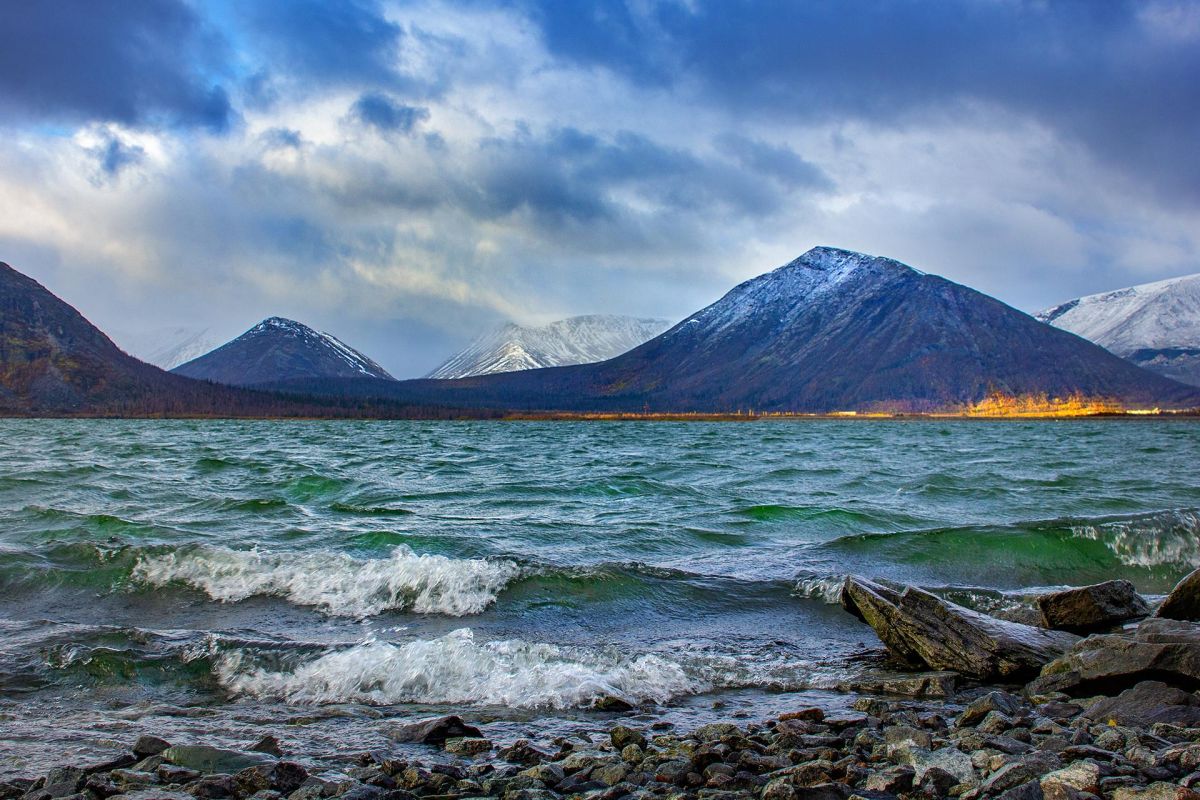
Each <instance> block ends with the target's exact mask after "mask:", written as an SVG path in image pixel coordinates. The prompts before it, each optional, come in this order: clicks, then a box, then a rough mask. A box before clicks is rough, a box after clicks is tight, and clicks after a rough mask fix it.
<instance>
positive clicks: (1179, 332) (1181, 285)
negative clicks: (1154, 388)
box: [1037, 274, 1200, 386]
mask: <svg viewBox="0 0 1200 800" xmlns="http://www.w3.org/2000/svg"><path fill="white" fill-rule="evenodd" d="M1037 318H1038V319H1040V320H1042V321H1043V322H1048V323H1050V324H1051V325H1054V326H1056V327H1059V328H1062V329H1063V330H1068V331H1071V332H1072V333H1075V334H1078V335H1080V336H1082V337H1083V338H1085V339H1090V340H1091V341H1093V342H1095V343H1096V344H1098V345H1100V346H1101V347H1105V348H1107V349H1109V350H1111V351H1112V352H1114V353H1116V354H1117V355H1119V356H1122V357H1123V358H1127V359H1129V360H1130V361H1132V362H1133V363H1135V364H1137V365H1138V366H1141V367H1145V368H1146V369H1149V370H1153V371H1154V372H1157V373H1159V374H1160V375H1166V376H1167V377H1168V378H1174V379H1175V380H1177V381H1183V382H1184V383H1190V384H1192V385H1194V386H1200V274H1196V275H1184V276H1183V277H1181V278H1171V279H1170V280H1165V281H1157V282H1155V283H1143V284H1141V285H1140V286H1131V287H1129V288H1128V289H1118V290H1116V291H1114V292H1104V293H1103V294H1093V295H1088V296H1087V297H1080V298H1078V299H1076V300H1071V301H1069V302H1066V303H1063V304H1062V305H1059V306H1055V307H1054V308H1048V309H1046V310H1045V311H1042V312H1040V313H1038V314H1037Z"/></svg>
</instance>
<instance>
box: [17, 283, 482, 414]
mask: <svg viewBox="0 0 1200 800" xmlns="http://www.w3.org/2000/svg"><path fill="white" fill-rule="evenodd" d="M451 413H453V414H454V415H461V414H462V412H461V411H459V410H455V411H453V412H450V411H447V410H445V409H438V408H426V407H422V408H416V407H412V406H407V405H403V404H400V403H397V402H394V401H383V402H364V401H363V400H361V399H353V400H346V401H343V400H341V399H339V398H336V397H328V396H327V397H307V396H300V395H296V394H281V393H270V392H258V391H247V390H243V389H234V388H231V387H228V386H220V385H217V384H213V383H207V382H204V381H197V380H192V379H190V378H185V377H183V376H180V375H172V374H170V373H168V372H164V371H163V370H161V369H159V368H158V367H154V366H151V365H150V364H146V363H143V362H141V361H139V360H137V359H136V358H134V357H133V356H130V355H128V354H126V353H124V352H123V351H122V350H121V349H120V348H119V347H117V346H116V345H115V344H113V342H112V341H111V340H110V339H109V338H108V337H107V336H105V335H104V334H103V333H101V332H100V330H99V329H98V328H96V327H95V326H94V325H92V324H91V323H90V322H88V321H87V320H86V319H85V318H84V317H83V315H82V314H80V313H79V312H78V311H76V310H75V309H74V308H73V307H71V306H70V305H69V304H67V303H65V302H63V301H62V300H61V299H59V298H58V297H56V296H55V295H53V294H52V293H51V292H49V291H48V290H47V289H46V288H45V287H44V286H42V285H41V284H40V283H38V282H37V281H35V280H33V279H32V278H30V277H28V276H26V275H23V274H21V273H20V272H18V271H16V270H15V269H13V268H12V267H10V266H9V265H8V264H5V263H3V262H0V414H3V415H9V416H115V417H156V416H166V417H421V418H424V417H429V418H440V417H444V416H447V415H450V414H451ZM485 413H486V412H478V413H477V415H484V414H485Z"/></svg>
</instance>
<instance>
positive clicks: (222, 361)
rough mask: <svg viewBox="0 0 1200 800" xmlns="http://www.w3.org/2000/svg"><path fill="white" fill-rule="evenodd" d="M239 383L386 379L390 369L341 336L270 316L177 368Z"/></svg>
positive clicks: (192, 375) (204, 377)
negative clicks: (342, 339) (347, 342)
mask: <svg viewBox="0 0 1200 800" xmlns="http://www.w3.org/2000/svg"><path fill="white" fill-rule="evenodd" d="M172 371H173V372H176V373H178V374H180V375H186V376H187V377H189V378H198V379H201V380H210V381H214V382H216V383H226V384H230V385H233V386H250V385H253V384H259V383H274V382H279V381H288V380H299V379H305V378H384V379H388V380H391V379H392V376H391V375H389V374H388V373H387V371H386V370H385V369H384V368H383V367H381V366H379V365H378V364H376V363H375V362H374V361H372V360H371V359H370V358H368V357H367V356H365V355H363V354H362V353H360V352H359V351H357V350H355V349H354V348H353V347H350V346H349V345H348V344H346V343H345V342H343V341H341V340H340V339H338V338H337V337H336V336H333V335H332V334H328V333H322V332H320V331H316V330H313V329H312V328H310V327H308V326H307V325H304V324H302V323H299V322H296V321H294V320H290V319H284V318H283V317H270V318H269V319H265V320H263V321H262V322H260V323H258V324H257V325H255V326H254V327H253V328H251V329H250V330H248V331H246V332H245V333H243V334H242V335H241V336H239V337H238V338H236V339H234V340H233V341H231V342H228V343H226V344H224V345H222V346H221V347H218V348H217V349H216V350H213V351H212V352H210V353H207V354H205V355H203V356H201V357H200V358H197V359H194V360H192V361H189V362H187V363H186V364H182V365H180V366H179V367H177V368H176V369H174V370H172Z"/></svg>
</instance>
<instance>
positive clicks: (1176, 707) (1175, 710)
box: [1083, 681, 1200, 728]
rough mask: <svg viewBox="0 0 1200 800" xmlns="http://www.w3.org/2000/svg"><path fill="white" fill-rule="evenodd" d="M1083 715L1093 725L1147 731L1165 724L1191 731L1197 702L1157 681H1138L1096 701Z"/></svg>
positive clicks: (1199, 722)
mask: <svg viewBox="0 0 1200 800" xmlns="http://www.w3.org/2000/svg"><path fill="white" fill-rule="evenodd" d="M1083 715H1084V716H1085V717H1087V718H1088V719H1090V720H1094V721H1096V722H1101V723H1115V724H1117V725H1131V726H1132V725H1136V726H1144V727H1149V726H1151V725H1153V724H1154V723H1156V722H1165V723H1167V724H1170V725H1178V726H1180V727H1183V728H1194V727H1200V699H1197V698H1196V696H1195V695H1194V694H1192V693H1191V692H1185V691H1183V690H1182V689H1177V688H1175V687H1174V686H1168V685H1167V684H1165V683H1162V682H1161V681H1142V682H1141V683H1139V684H1138V685H1137V686H1134V687H1133V688H1130V689H1126V690H1125V691H1123V692H1121V694H1119V695H1117V696H1116V697H1106V698H1104V699H1103V700H1097V701H1096V702H1095V703H1092V704H1091V705H1090V706H1088V707H1087V708H1086V709H1085V710H1084V712H1083Z"/></svg>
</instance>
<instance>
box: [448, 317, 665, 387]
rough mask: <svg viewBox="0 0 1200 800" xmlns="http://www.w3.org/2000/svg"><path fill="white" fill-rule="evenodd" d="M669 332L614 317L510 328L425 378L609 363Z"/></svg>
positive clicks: (654, 322) (649, 322) (651, 322)
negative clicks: (608, 361) (664, 332)
mask: <svg viewBox="0 0 1200 800" xmlns="http://www.w3.org/2000/svg"><path fill="white" fill-rule="evenodd" d="M670 326H671V323H669V322H667V321H666V320H661V319H638V318H635V317H622V316H615V315H609V314H590V315H585V316H580V317H569V318H567V319H562V320H559V321H557V322H552V323H550V324H549V325H543V326H540V327H526V326H521V325H515V324H513V323H509V324H507V325H503V326H501V327H500V328H497V329H496V330H494V331H492V332H491V333H487V334H484V335H483V336H480V337H479V338H478V339H476V340H475V341H474V342H472V343H471V344H470V345H469V346H468V347H467V348H466V349H464V350H462V351H460V352H458V353H456V354H455V355H453V356H451V357H450V358H449V359H448V360H447V361H446V362H445V363H444V364H442V365H441V366H440V367H438V368H437V369H435V370H434V371H433V372H431V373H429V375H428V376H426V377H429V378H467V377H470V376H473V375H491V374H493V373H496V372H517V371H519V370H526V369H538V368H540V367H561V366H566V365H568V364H590V363H593V362H596V361H606V360H608V359H610V358H613V357H615V356H619V355H620V354H622V353H624V352H626V351H629V350H632V349H633V348H635V347H637V346H638V345H639V344H641V343H642V342H645V341H646V340H648V339H651V338H653V337H654V336H657V335H658V334H660V333H662V332H663V331H665V330H666V329H667V328H669V327H670Z"/></svg>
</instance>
